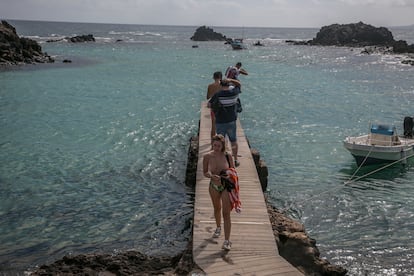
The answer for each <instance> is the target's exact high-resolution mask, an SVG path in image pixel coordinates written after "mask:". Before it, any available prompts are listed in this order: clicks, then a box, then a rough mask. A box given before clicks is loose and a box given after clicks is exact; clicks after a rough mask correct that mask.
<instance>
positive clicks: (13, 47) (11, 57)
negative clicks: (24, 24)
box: [0, 20, 54, 65]
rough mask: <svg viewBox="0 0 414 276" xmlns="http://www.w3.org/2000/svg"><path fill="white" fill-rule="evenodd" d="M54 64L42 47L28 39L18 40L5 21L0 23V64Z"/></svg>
mask: <svg viewBox="0 0 414 276" xmlns="http://www.w3.org/2000/svg"><path fill="white" fill-rule="evenodd" d="M36 62H37V63H45V62H54V60H53V59H52V58H51V57H50V56H48V55H47V54H46V53H43V52H42V47H40V45H39V44H38V43H37V42H36V41H34V40H32V39H29V38H25V37H22V38H20V37H19V36H18V35H17V33H16V29H15V28H14V27H13V26H12V25H10V24H9V23H8V22H7V21H4V20H3V21H1V23H0V64H10V65H12V64H19V63H36Z"/></svg>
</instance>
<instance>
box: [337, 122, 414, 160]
mask: <svg viewBox="0 0 414 276" xmlns="http://www.w3.org/2000/svg"><path fill="white" fill-rule="evenodd" d="M408 118H410V117H408ZM343 143H344V147H345V148H346V149H347V150H348V151H349V152H350V153H351V154H352V155H353V156H354V158H355V161H356V163H357V165H358V166H365V165H372V164H380V163H391V162H397V161H401V162H402V163H403V164H405V163H406V162H407V159H408V158H410V157H413V156H414V138H413V132H412V126H411V131H409V130H407V129H406V126H405V120H404V136H399V135H398V134H397V131H396V128H395V126H390V125H382V124H372V125H371V127H370V132H369V133H368V134H365V135H361V136H354V137H346V138H345V140H344V141H343Z"/></svg>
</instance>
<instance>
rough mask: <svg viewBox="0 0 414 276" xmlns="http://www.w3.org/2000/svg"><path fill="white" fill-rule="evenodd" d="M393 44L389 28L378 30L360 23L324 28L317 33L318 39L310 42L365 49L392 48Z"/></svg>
mask: <svg viewBox="0 0 414 276" xmlns="http://www.w3.org/2000/svg"><path fill="white" fill-rule="evenodd" d="M393 42H394V37H393V35H392V33H391V32H390V31H389V30H388V29H387V28H384V27H379V28H376V27H374V26H371V25H367V24H364V23H362V22H359V23H352V24H344V25H340V24H333V25H329V26H324V27H322V28H321V29H320V31H319V32H318V33H317V35H316V38H314V39H313V40H311V41H310V44H312V45H336V46H353V47H363V46H370V45H382V46H390V45H392V43H393Z"/></svg>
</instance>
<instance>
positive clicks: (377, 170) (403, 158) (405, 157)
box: [344, 153, 414, 185]
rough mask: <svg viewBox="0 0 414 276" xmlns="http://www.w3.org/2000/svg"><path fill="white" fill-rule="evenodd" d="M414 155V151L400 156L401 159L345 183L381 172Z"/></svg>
mask: <svg viewBox="0 0 414 276" xmlns="http://www.w3.org/2000/svg"><path fill="white" fill-rule="evenodd" d="M413 156H414V153H413V154H410V155H407V156H404V157H402V158H400V159H398V160H396V161H394V162H391V163H388V164H386V165H385V166H382V167H380V168H378V169H376V170H373V171H371V172H369V173H366V174H364V175H361V176H358V177H357V178H355V179H349V180H348V181H346V182H344V185H348V184H350V183H352V182H355V181H357V180H360V179H362V178H364V177H367V176H369V175H371V174H374V173H376V172H379V171H381V170H383V169H386V168H388V167H390V166H392V165H395V164H397V163H399V162H401V161H404V160H407V159H408V158H411V157H413Z"/></svg>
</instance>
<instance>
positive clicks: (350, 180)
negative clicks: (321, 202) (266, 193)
mask: <svg viewBox="0 0 414 276" xmlns="http://www.w3.org/2000/svg"><path fill="white" fill-rule="evenodd" d="M370 152H371V150H370ZM370 152H369V153H370ZM369 153H368V155H369ZM368 155H367V156H366V158H365V159H364V161H363V163H364V162H365V161H366V159H367V157H368ZM411 157H414V153H413V154H410V155H408V156H404V157H402V158H401V159H398V160H396V161H394V162H392V163H388V164H386V165H385V166H382V167H380V168H378V169H376V170H373V171H371V172H369V173H366V174H364V175H361V176H358V177H357V178H355V179H352V178H353V177H354V176H355V174H356V172H355V173H354V174H353V175H352V176H351V177H350V179H349V180H348V181H345V182H344V185H341V186H337V187H335V188H332V189H329V190H325V191H323V192H321V193H319V194H317V195H314V196H311V197H309V198H307V199H304V200H302V201H301V203H302V204H303V203H305V202H308V201H310V200H313V199H315V198H318V197H320V196H321V195H323V194H327V193H331V192H334V191H336V190H339V189H342V188H343V187H344V186H347V185H349V184H351V183H353V182H356V181H358V180H360V179H362V178H365V177H367V176H369V175H371V174H374V173H376V172H379V171H381V170H384V169H386V168H388V167H390V166H392V165H395V164H397V163H399V162H401V161H403V160H406V159H408V158H411ZM363 163H362V164H363ZM361 167H362V165H360V166H359V167H358V169H357V171H358V170H360V168H361ZM296 203H298V202H292V203H291V204H289V206H288V207H286V208H283V209H282V210H281V213H283V214H285V213H286V212H287V211H288V210H290V209H292V207H293V205H294V204H296Z"/></svg>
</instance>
